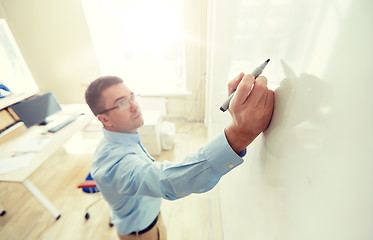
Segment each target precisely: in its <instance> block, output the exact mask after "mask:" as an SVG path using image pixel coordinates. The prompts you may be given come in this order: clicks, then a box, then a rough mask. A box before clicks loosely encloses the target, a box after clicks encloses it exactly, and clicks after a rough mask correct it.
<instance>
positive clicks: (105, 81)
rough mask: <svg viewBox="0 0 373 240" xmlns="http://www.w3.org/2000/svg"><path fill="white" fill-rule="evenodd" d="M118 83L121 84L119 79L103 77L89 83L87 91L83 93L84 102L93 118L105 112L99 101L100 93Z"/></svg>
mask: <svg viewBox="0 0 373 240" xmlns="http://www.w3.org/2000/svg"><path fill="white" fill-rule="evenodd" d="M119 83H123V80H122V79H121V78H119V77H116V76H103V77H99V78H97V79H96V80H94V81H93V82H91V84H89V86H88V88H87V90H86V91H85V101H86V102H87V104H88V106H89V108H90V109H91V110H92V112H93V114H94V115H95V116H97V115H98V114H99V113H100V112H102V111H104V110H105V109H104V108H105V104H104V103H103V102H102V100H101V93H102V91H104V90H105V89H107V88H108V87H110V86H113V85H116V84H119Z"/></svg>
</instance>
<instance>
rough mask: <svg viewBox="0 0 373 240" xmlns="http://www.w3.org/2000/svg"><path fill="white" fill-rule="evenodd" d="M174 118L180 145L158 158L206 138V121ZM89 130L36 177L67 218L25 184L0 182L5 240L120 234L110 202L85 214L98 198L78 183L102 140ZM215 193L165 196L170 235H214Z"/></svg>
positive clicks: (177, 154) (200, 238) (173, 157)
mask: <svg viewBox="0 0 373 240" xmlns="http://www.w3.org/2000/svg"><path fill="white" fill-rule="evenodd" d="M174 123H175V124H176V129H177V131H176V134H175V137H174V140H175V144H174V147H173V149H172V150H170V151H163V152H162V154H161V155H160V156H158V157H155V159H156V160H157V161H163V160H166V159H167V160H169V161H177V160H178V159H180V158H182V157H183V156H185V155H187V154H189V153H192V152H193V151H195V150H197V149H198V148H199V147H200V146H201V145H203V144H204V143H205V142H206V129H205V127H204V125H203V124H200V123H189V122H186V121H183V120H178V121H175V122H174ZM90 130H92V129H90ZM93 133H94V131H93ZM86 134H90V136H92V131H91V132H90V133H84V134H83V135H82V134H76V135H75V136H74V137H73V138H72V139H71V140H70V141H69V142H68V143H67V144H66V146H65V149H66V150H65V149H62V148H61V149H60V150H59V151H58V152H57V153H56V154H54V156H53V157H51V159H49V160H48V161H46V162H45V163H44V164H43V165H42V166H41V167H40V168H39V169H38V170H37V171H36V172H34V173H33V174H32V175H31V177H30V180H31V181H32V182H33V183H34V185H36V186H37V187H38V188H39V189H40V190H41V191H42V192H43V193H44V194H45V195H46V196H47V197H48V198H49V199H50V201H51V202H52V203H53V204H54V205H55V206H56V207H57V209H59V210H60V211H61V214H62V217H61V218H60V219H59V220H58V221H56V220H55V219H54V218H53V217H52V215H51V214H50V213H49V212H47V211H46V210H45V209H44V208H43V207H42V206H41V205H40V204H39V202H38V201H36V200H35V199H34V198H33V197H32V196H31V194H30V193H29V192H28V191H27V190H26V189H25V187H24V186H23V185H22V184H20V183H10V182H8V183H4V182H1V183H0V202H1V204H2V205H3V207H4V208H5V209H6V211H7V213H6V215H4V216H2V217H0V239H4V240H5V239H9V240H13V239H14V240H18V239H30V240H33V239H38V240H39V239H48V240H49V239H54V240H58V239H63V240H65V239H71V240H75V239H77V240H79V239H97V240H101V239H118V238H117V235H116V230H115V227H110V226H109V214H108V212H109V211H108V207H107V205H106V203H105V202H104V201H100V202H99V203H98V204H97V205H95V206H94V207H93V208H92V209H91V210H90V216H91V217H90V219H89V220H85V218H84V215H85V207H86V206H87V205H88V204H89V203H91V202H92V201H94V200H95V199H97V197H98V196H97V195H92V194H85V193H83V192H82V191H81V190H80V189H78V188H77V187H76V186H77V185H78V184H79V183H80V182H81V181H82V180H84V179H85V177H86V175H87V174H88V171H89V166H90V159H91V156H92V153H93V151H94V148H95V145H96V144H97V138H90V140H89V139H88V140H87V139H86V138H83V136H85V137H86V136H87V135H86ZM77 143H79V144H77ZM77 146H78V147H77ZM210 194H211V193H205V194H193V195H190V196H188V197H186V198H183V199H179V200H176V201H167V200H164V202H163V204H162V214H163V217H164V220H165V223H166V226H167V231H168V239H171V240H190V239H193V240H208V239H212V233H211V230H210V229H211V221H210V216H211V214H210V212H211V211H210V209H211V195H210Z"/></svg>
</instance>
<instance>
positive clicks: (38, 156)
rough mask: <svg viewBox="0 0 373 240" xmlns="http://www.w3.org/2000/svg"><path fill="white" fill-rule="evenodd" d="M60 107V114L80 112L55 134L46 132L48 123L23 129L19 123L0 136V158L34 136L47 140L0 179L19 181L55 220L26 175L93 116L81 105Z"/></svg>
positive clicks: (38, 191)
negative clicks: (22, 164)
mask: <svg viewBox="0 0 373 240" xmlns="http://www.w3.org/2000/svg"><path fill="white" fill-rule="evenodd" d="M62 109H63V111H62V113H61V114H66V115H70V116H71V115H74V114H81V115H80V116H79V117H78V118H77V119H76V120H75V121H74V122H72V123H70V124H69V125H67V126H66V127H64V128H63V129H61V130H60V131H58V132H56V133H48V132H47V130H48V128H49V127H48V125H47V126H32V127H30V128H26V126H24V125H22V126H20V127H18V128H17V129H15V130H13V131H12V132H10V133H8V134H7V135H5V136H2V137H1V138H0V149H1V150H0V158H7V157H10V156H12V155H13V154H14V149H15V148H16V147H18V146H19V145H20V144H27V142H30V141H35V139H39V138H47V139H49V142H48V143H47V145H46V146H45V147H44V148H43V149H42V150H41V151H39V152H36V153H35V155H34V156H33V158H32V160H31V162H30V164H29V165H28V167H26V168H22V169H19V170H16V171H12V172H9V173H5V174H2V175H0V181H3V182H19V183H22V184H23V185H24V186H25V187H26V189H27V190H28V191H30V193H31V194H32V195H33V196H34V197H35V198H36V199H37V200H38V201H39V202H40V203H41V204H42V205H43V206H44V207H45V208H46V209H47V210H48V211H49V212H50V213H51V214H52V215H53V216H54V217H55V218H56V219H59V217H60V213H59V211H58V210H57V209H56V208H55V207H54V206H53V204H52V203H51V202H50V201H49V200H48V199H47V198H46V197H45V196H44V194H43V193H42V192H40V190H39V189H38V188H37V187H36V186H34V184H33V183H32V182H31V181H30V180H29V179H28V178H29V176H30V175H31V174H32V173H33V172H34V171H35V170H36V169H38V168H39V167H40V166H41V165H42V164H43V163H44V162H45V161H46V160H47V159H48V158H49V157H50V156H51V155H52V154H53V153H54V152H56V151H57V150H58V149H59V148H60V147H61V146H63V144H64V143H65V142H66V141H67V140H69V139H70V137H71V136H72V135H73V134H74V133H76V132H78V131H80V130H81V129H83V128H84V127H85V126H86V125H87V124H88V123H89V122H90V121H91V120H92V119H93V115H92V114H91V113H90V111H89V109H88V107H87V106H86V105H85V104H84V105H83V104H71V105H66V106H63V108H62Z"/></svg>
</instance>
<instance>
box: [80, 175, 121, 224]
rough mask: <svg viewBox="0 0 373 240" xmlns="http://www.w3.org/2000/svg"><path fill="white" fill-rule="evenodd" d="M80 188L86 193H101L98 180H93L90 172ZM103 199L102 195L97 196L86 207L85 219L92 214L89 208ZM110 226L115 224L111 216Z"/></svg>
mask: <svg viewBox="0 0 373 240" xmlns="http://www.w3.org/2000/svg"><path fill="white" fill-rule="evenodd" d="M78 188H81V189H82V190H83V192H85V193H88V194H96V193H100V191H99V190H98V188H97V186H96V182H95V180H93V178H92V176H91V173H89V174H88V176H87V178H86V179H85V181H84V182H81V183H80V184H79V185H78ZM102 199H103V197H102V196H100V197H99V198H97V199H96V200H95V201H93V202H92V203H91V204H89V205H88V206H87V207H86V209H85V212H86V214H85V216H84V217H85V219H86V220H88V219H89V217H90V215H89V212H88V210H89V209H90V208H91V207H92V206H94V205H95V204H96V203H98V202H99V201H101V200H102ZM109 226H110V227H112V226H114V224H113V223H112V222H111V218H110V221H109Z"/></svg>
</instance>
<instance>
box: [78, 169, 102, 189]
mask: <svg viewBox="0 0 373 240" xmlns="http://www.w3.org/2000/svg"><path fill="white" fill-rule="evenodd" d="M78 188H81V189H82V190H83V192H86V193H97V192H99V191H100V190H98V188H97V186H96V182H95V180H93V178H92V176H91V173H89V174H88V176H87V177H86V179H85V181H84V182H82V183H80V184H79V185H78Z"/></svg>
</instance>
